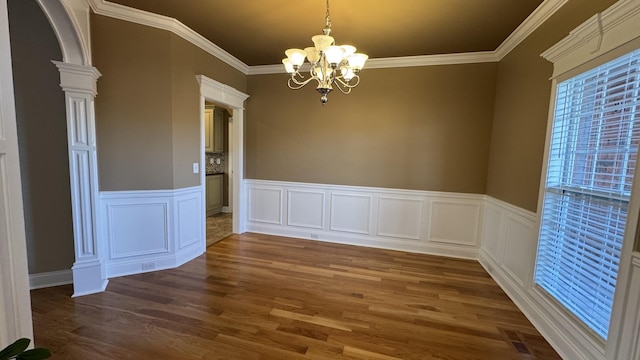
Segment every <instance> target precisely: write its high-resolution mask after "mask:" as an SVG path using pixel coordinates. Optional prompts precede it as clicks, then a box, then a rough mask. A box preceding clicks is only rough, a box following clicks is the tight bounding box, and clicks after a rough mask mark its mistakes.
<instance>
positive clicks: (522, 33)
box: [495, 0, 569, 61]
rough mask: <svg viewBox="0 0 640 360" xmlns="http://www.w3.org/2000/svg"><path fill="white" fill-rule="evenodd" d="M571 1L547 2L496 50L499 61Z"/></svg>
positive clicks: (546, 0) (555, 0)
mask: <svg viewBox="0 0 640 360" xmlns="http://www.w3.org/2000/svg"><path fill="white" fill-rule="evenodd" d="M568 1H569V0H545V1H544V2H542V4H540V6H538V7H537V8H536V9H535V10H534V11H533V12H532V13H531V15H529V16H528V17H527V18H526V19H525V20H524V21H523V22H522V24H520V25H519V26H518V27H517V28H516V29H515V30H514V31H513V32H512V33H511V35H509V37H507V38H506V39H505V41H503V42H502V44H500V46H498V48H497V49H496V50H495V53H496V56H497V58H498V61H500V60H502V59H503V58H504V57H505V56H507V55H508V54H509V53H510V52H511V51H512V50H513V49H515V48H516V47H517V46H518V45H520V43H522V42H523V41H524V40H525V39H526V38H527V37H528V36H529V35H531V34H532V33H533V32H534V31H535V30H536V29H537V28H538V27H540V25H542V24H544V22H545V21H547V20H548V19H549V18H550V17H551V16H552V15H553V14H555V13H556V11H558V10H559V9H560V8H561V7H562V6H564V4H566V3H567V2H568Z"/></svg>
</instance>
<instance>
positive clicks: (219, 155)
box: [202, 101, 233, 246]
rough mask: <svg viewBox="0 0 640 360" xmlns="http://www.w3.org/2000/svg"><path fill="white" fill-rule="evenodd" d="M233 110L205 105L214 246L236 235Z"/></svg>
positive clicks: (206, 169)
mask: <svg viewBox="0 0 640 360" xmlns="http://www.w3.org/2000/svg"><path fill="white" fill-rule="evenodd" d="M230 119H232V110H231V109H229V108H227V107H225V106H224V105H221V104H218V103H213V102H210V101H205V106H204V121H205V123H204V132H205V133H204V139H205V140H204V152H205V154H204V159H205V162H204V166H203V167H202V168H203V170H204V172H205V203H206V207H205V208H206V211H205V216H206V220H205V223H206V236H205V237H206V244H207V246H210V245H213V244H215V243H216V242H218V241H220V240H222V239H224V238H226V237H227V236H229V235H231V234H232V233H233V231H232V230H233V226H232V224H233V211H232V206H231V203H232V202H231V196H229V195H230V194H231V192H230V191H229V190H230V183H231V179H232V176H231V174H232V166H230V162H231V158H232V149H233V147H232V143H231V142H230V136H229V134H230V128H231V126H230V125H232V123H231V122H230V121H231V120H230Z"/></svg>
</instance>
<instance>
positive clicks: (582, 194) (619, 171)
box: [534, 50, 640, 340]
mask: <svg viewBox="0 0 640 360" xmlns="http://www.w3.org/2000/svg"><path fill="white" fill-rule="evenodd" d="M639 97H640V50H637V51H634V52H632V53H629V54H627V55H625V56H622V57H620V58H618V59H616V60H613V61H611V62H609V63H606V64H604V65H601V66H599V67H597V68H594V69H592V70H589V71H587V72H585V73H582V74H580V75H578V76H576V77H573V78H571V79H568V80H566V81H564V82H561V83H559V84H558V87H557V93H556V104H555V111H554V119H553V125H552V130H551V131H552V133H551V139H550V148H549V160H548V164H547V176H546V183H545V189H544V199H543V207H542V215H541V224H540V238H539V243H538V254H537V263H536V270H535V279H534V280H535V283H536V284H538V285H539V286H540V287H541V288H542V289H544V290H545V291H546V292H547V293H548V294H549V295H551V296H552V297H553V298H555V299H556V300H557V301H558V302H559V303H560V304H562V306H564V307H565V308H566V309H567V310H569V311H570V312H572V313H573V314H574V315H575V316H576V317H577V318H578V319H579V320H580V321H582V322H583V323H584V324H585V325H587V326H588V327H589V328H590V329H591V330H593V331H594V332H595V333H596V334H598V335H599V336H600V337H602V338H603V339H605V340H606V339H607V333H608V329H609V321H610V318H611V308H612V305H613V295H614V292H615V286H616V278H617V274H618V264H619V260H620V251H621V248H622V240H623V237H624V230H625V225H626V219H627V207H628V204H629V199H630V196H631V185H632V182H633V174H634V171H635V167H636V160H637V152H638V142H639V140H640V98H639Z"/></svg>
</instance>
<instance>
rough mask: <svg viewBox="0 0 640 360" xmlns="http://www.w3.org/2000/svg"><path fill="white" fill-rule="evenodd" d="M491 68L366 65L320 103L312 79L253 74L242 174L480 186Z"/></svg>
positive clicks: (474, 189)
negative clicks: (348, 89) (355, 80)
mask: <svg viewBox="0 0 640 360" xmlns="http://www.w3.org/2000/svg"><path fill="white" fill-rule="evenodd" d="M496 68H497V64H495V63H484V64H467V65H450V66H430V67H415V68H397V69H365V70H364V71H363V72H362V74H361V75H362V81H361V84H360V85H359V86H358V87H357V88H355V89H354V90H353V92H352V93H351V94H350V95H343V94H341V93H339V92H338V91H337V90H335V91H334V92H333V93H331V94H330V95H329V102H328V103H327V105H326V106H325V107H323V106H322V105H321V104H320V96H319V95H318V93H317V92H316V91H315V86H313V85H312V84H309V85H308V86H307V87H306V88H304V89H301V90H297V91H294V90H290V89H289V88H288V87H287V85H286V82H287V75H285V74H277V75H261V76H250V77H249V94H250V95H251V97H250V98H249V100H248V101H247V124H246V136H245V144H246V176H247V177H248V178H253V179H265V180H282V181H296V182H312V183H323V184H343V185H358V186H374V187H386V188H402V189H418V190H433V191H453V192H467V193H484V192H485V180H486V169H487V161H488V151H489V141H490V132H491V119H492V116H493V103H494V92H495V78H496Z"/></svg>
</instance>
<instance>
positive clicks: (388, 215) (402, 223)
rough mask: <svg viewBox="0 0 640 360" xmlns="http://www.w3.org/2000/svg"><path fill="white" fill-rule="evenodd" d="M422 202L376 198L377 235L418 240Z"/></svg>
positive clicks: (406, 199)
mask: <svg viewBox="0 0 640 360" xmlns="http://www.w3.org/2000/svg"><path fill="white" fill-rule="evenodd" d="M423 207H424V201H423V200H422V199H416V198H406V197H388V196H379V197H378V235H380V236H386V237H391V238H400V239H410V240H420V237H421V233H422V226H423V223H422V209H423Z"/></svg>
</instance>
